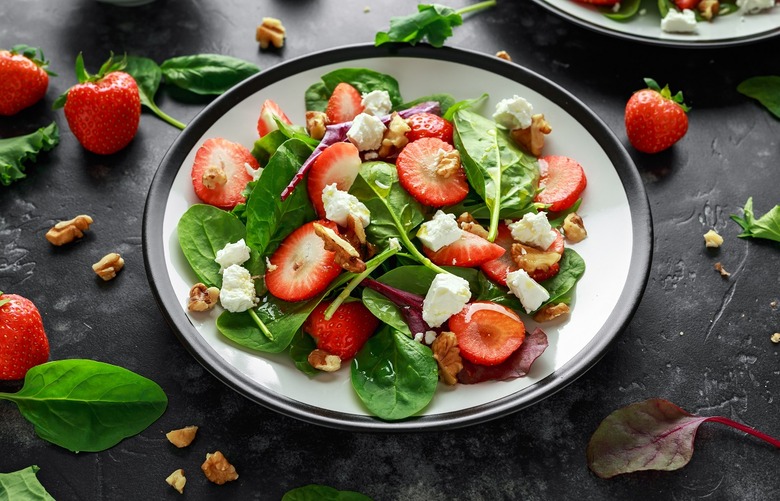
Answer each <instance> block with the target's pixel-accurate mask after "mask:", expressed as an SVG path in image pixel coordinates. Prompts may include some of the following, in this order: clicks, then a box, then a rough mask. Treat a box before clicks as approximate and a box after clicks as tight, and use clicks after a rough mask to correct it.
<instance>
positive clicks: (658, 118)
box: [626, 78, 689, 153]
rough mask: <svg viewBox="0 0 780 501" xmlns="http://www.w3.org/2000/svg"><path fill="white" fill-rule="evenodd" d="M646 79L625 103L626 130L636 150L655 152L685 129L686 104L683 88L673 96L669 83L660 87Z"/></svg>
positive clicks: (681, 134)
mask: <svg viewBox="0 0 780 501" xmlns="http://www.w3.org/2000/svg"><path fill="white" fill-rule="evenodd" d="M645 83H646V84H647V87H648V88H647V89H642V90H640V91H637V92H635V93H634V94H633V95H632V96H631V98H630V99H629V100H628V103H627V104H626V134H628V140H629V141H630V142H631V145H632V146H633V147H634V148H636V149H637V150H639V151H641V152H644V153H658V152H659V151H663V150H665V149H667V148H669V147H670V146H672V145H673V144H674V143H676V142H677V141H679V140H680V139H682V137H683V136H684V135H685V133H686V132H688V115H686V112H687V111H688V109H689V108H688V107H687V106H686V105H685V103H684V102H683V95H682V92H678V93H677V94H675V95H674V96H672V92H671V91H670V90H669V86H668V85H667V86H665V87H664V88H663V89H661V88H660V87H659V86H658V84H657V83H656V82H655V80H652V79H650V78H645Z"/></svg>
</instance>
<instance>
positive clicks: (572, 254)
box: [539, 248, 585, 308]
mask: <svg viewBox="0 0 780 501" xmlns="http://www.w3.org/2000/svg"><path fill="white" fill-rule="evenodd" d="M558 265H559V266H560V270H559V271H558V273H557V274H556V275H555V276H553V277H552V278H548V279H547V280H544V281H543V282H541V283H540V284H539V285H541V286H542V287H544V288H545V289H547V292H549V293H550V299H548V300H547V301H546V302H545V303H544V304H542V305H541V306H540V307H539V308H543V307H544V306H546V305H548V304H553V303H566V304H571V301H572V299H573V293H574V286H575V285H577V282H578V281H579V280H580V278H582V275H584V274H585V260H584V259H582V257H581V256H580V255H579V254H577V252H576V251H574V250H573V249H569V248H567V249H564V251H563V256H561V260H560V261H559V263H558Z"/></svg>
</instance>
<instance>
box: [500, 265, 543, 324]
mask: <svg viewBox="0 0 780 501" xmlns="http://www.w3.org/2000/svg"><path fill="white" fill-rule="evenodd" d="M506 285H507V287H509V290H510V291H511V292H512V294H514V295H515V296H517V299H519V300H520V304H522V305H523V308H524V309H525V312H526V313H531V312H532V311H535V310H537V309H539V307H540V306H541V305H542V303H544V302H545V301H547V300H548V299H550V293H549V292H547V289H545V288H544V287H542V286H541V285H539V283H537V282H536V281H535V280H534V279H533V278H531V277H530V276H528V273H526V271H525V270H523V269H519V270H516V271H510V272H509V273H507V274H506Z"/></svg>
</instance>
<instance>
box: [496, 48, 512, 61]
mask: <svg viewBox="0 0 780 501" xmlns="http://www.w3.org/2000/svg"><path fill="white" fill-rule="evenodd" d="M496 57H497V58H499V59H503V60H504V61H511V60H512V57H511V56H510V55H509V52H507V51H505V50H500V51H498V52H496Z"/></svg>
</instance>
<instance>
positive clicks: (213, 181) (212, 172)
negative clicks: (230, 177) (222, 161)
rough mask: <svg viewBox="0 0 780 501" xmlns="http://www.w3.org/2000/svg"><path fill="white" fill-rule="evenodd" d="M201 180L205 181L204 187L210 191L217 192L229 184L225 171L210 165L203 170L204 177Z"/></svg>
mask: <svg viewBox="0 0 780 501" xmlns="http://www.w3.org/2000/svg"><path fill="white" fill-rule="evenodd" d="M201 179H202V181H203V186H205V187H206V188H208V189H210V190H216V189H217V188H219V187H220V186H225V185H226V184H227V174H225V169H223V168H222V167H218V166H216V165H209V166H208V167H206V168H205V169H203V177H202V178H201Z"/></svg>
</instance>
